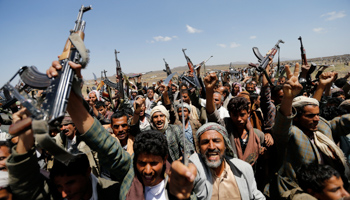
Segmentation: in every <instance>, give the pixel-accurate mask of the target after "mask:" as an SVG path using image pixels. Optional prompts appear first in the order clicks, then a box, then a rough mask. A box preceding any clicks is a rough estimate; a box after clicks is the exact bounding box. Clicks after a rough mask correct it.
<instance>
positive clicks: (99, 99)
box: [88, 90, 101, 101]
mask: <svg viewBox="0 0 350 200" xmlns="http://www.w3.org/2000/svg"><path fill="white" fill-rule="evenodd" d="M91 93H95V95H96V98H97V101H101V98H100V92H99V91H97V90H92V91H91V92H89V95H88V96H90V94H91Z"/></svg>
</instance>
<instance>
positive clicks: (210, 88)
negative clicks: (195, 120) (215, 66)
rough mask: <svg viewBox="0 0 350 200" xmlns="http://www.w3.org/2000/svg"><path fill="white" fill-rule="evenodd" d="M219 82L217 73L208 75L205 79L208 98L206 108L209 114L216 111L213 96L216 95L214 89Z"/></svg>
mask: <svg viewBox="0 0 350 200" xmlns="http://www.w3.org/2000/svg"><path fill="white" fill-rule="evenodd" d="M217 82H218V78H217V76H216V74H215V72H213V73H210V74H208V75H207V76H206V77H205V78H204V84H205V88H206V98H207V104H206V108H207V113H208V114H212V113H213V112H214V111H215V105H214V99H213V94H214V87H215V84H216V83H217Z"/></svg>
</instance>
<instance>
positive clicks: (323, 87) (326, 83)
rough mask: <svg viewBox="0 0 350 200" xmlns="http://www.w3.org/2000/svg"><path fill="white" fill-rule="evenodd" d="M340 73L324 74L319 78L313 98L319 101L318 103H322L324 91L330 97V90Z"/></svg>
mask: <svg viewBox="0 0 350 200" xmlns="http://www.w3.org/2000/svg"><path fill="white" fill-rule="evenodd" d="M337 75H338V73H335V72H323V73H322V74H321V75H320V76H319V80H320V81H319V84H318V86H317V88H316V91H315V93H314V96H313V98H315V99H317V100H318V101H321V98H322V95H323V91H326V93H325V95H326V96H330V95H331V94H330V88H331V85H332V82H333V81H335V80H336V78H337Z"/></svg>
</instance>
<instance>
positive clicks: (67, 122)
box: [61, 114, 74, 125]
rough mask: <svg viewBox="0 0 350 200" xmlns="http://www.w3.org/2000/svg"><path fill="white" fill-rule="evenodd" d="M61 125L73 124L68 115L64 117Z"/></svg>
mask: <svg viewBox="0 0 350 200" xmlns="http://www.w3.org/2000/svg"><path fill="white" fill-rule="evenodd" d="M61 124H62V125H63V124H74V123H73V120H72V118H71V117H70V116H69V115H67V114H66V115H65V116H64V118H63V120H62V123H61Z"/></svg>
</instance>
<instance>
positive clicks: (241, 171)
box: [190, 123, 265, 199]
mask: <svg viewBox="0 0 350 200" xmlns="http://www.w3.org/2000/svg"><path fill="white" fill-rule="evenodd" d="M196 134H197V138H198V140H199V144H200V153H196V154H193V155H192V156H191V157H190V161H191V162H192V163H193V164H194V165H195V166H196V168H197V177H196V178H195V180H194V192H195V193H196V196H197V198H198V199H265V197H264V195H263V194H262V193H261V192H260V191H259V190H258V189H257V187H256V182H255V179H254V173H253V169H252V167H251V166H250V165H249V164H248V163H246V162H244V161H242V160H240V159H237V158H234V154H233V150H232V146H231V143H230V140H229V139H228V134H227V131H226V129H225V128H224V127H223V126H221V125H219V124H216V123H207V124H205V125H203V126H202V127H200V128H199V129H198V131H197V133H196Z"/></svg>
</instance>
